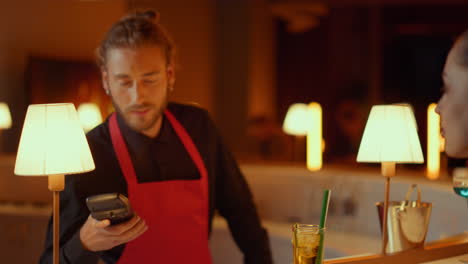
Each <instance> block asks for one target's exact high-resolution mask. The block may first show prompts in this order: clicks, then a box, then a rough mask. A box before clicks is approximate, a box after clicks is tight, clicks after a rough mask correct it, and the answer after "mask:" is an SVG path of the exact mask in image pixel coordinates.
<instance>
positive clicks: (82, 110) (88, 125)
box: [78, 103, 102, 132]
mask: <svg viewBox="0 0 468 264" xmlns="http://www.w3.org/2000/svg"><path fill="white" fill-rule="evenodd" d="M78 116H79V118H80V121H81V125H82V127H83V129H84V131H85V132H88V131H90V130H91V129H93V128H94V127H96V126H97V125H99V124H101V123H102V115H101V111H100V110H99V107H98V106H97V104H94V103H83V104H80V105H79V106H78Z"/></svg>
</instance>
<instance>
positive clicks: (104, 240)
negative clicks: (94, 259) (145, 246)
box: [80, 214, 148, 252]
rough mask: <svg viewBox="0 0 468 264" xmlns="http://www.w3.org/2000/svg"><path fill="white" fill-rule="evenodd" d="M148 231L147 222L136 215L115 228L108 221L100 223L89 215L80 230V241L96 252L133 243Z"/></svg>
mask: <svg viewBox="0 0 468 264" xmlns="http://www.w3.org/2000/svg"><path fill="white" fill-rule="evenodd" d="M147 229H148V226H147V225H146V223H145V221H144V220H143V219H141V218H140V217H139V216H137V215H136V214H135V216H133V217H132V218H131V219H130V220H128V221H126V222H124V223H120V224H117V225H113V226H110V221H109V220H108V219H106V220H102V221H98V220H96V219H94V218H93V217H92V216H91V215H89V217H88V219H87V220H86V222H85V223H84V225H83V226H82V227H81V229H80V240H81V244H82V245H83V247H84V248H85V249H87V250H89V251H94V252H96V251H102V250H108V249H111V248H113V247H116V246H118V245H121V244H124V243H127V242H129V241H132V240H134V239H135V238H137V237H139V236H140V235H141V234H143V233H144V232H145V231H146V230H147Z"/></svg>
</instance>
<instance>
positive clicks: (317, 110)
mask: <svg viewBox="0 0 468 264" xmlns="http://www.w3.org/2000/svg"><path fill="white" fill-rule="evenodd" d="M308 110H309V116H310V117H309V120H308V123H310V128H309V130H308V132H307V168H308V169H309V170H311V171H318V170H320V169H321V168H322V152H323V148H324V143H323V140H322V107H321V106H320V104H319V103H315V102H312V103H310V104H309V106H308Z"/></svg>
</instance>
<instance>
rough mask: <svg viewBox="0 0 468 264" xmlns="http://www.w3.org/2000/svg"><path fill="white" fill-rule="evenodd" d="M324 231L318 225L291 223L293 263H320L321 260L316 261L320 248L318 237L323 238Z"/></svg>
mask: <svg viewBox="0 0 468 264" xmlns="http://www.w3.org/2000/svg"><path fill="white" fill-rule="evenodd" d="M324 232H325V229H324V228H322V229H320V227H319V226H318V225H305V224H294V225H293V238H292V243H293V257H294V264H321V261H320V263H318V260H317V256H318V253H319V252H318V251H319V250H320V247H319V245H320V239H323V235H324ZM322 250H323V249H322ZM322 256H323V254H322Z"/></svg>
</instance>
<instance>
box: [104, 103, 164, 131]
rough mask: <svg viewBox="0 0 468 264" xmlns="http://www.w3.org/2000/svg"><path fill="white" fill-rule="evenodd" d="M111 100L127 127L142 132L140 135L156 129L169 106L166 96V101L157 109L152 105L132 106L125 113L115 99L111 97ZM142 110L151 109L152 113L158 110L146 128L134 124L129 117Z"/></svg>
mask: <svg viewBox="0 0 468 264" xmlns="http://www.w3.org/2000/svg"><path fill="white" fill-rule="evenodd" d="M111 100H112V105H113V106H114V108H115V110H116V111H117V113H119V114H120V116H122V118H123V119H124V121H125V123H126V124H127V126H129V127H130V128H131V129H133V130H134V131H137V132H140V133H142V132H143V131H146V130H148V129H150V128H152V127H154V126H155V125H156V123H157V122H158V121H159V120H160V119H161V118H162V116H163V113H164V110H165V109H166V107H167V104H168V98H167V95H166V98H164V101H163V102H162V103H161V105H160V106H159V107H157V106H155V105H152V104H142V105H132V106H130V107H128V108H127V109H126V110H125V111H123V110H122V109H120V107H119V106H118V105H117V104H116V103H115V101H114V98H113V97H112V96H111ZM140 108H144V109H150V110H151V111H153V110H154V109H155V108H156V112H155V113H154V114H153V115H152V116H151V117H150V121H149V122H147V124H146V125H144V126H142V125H138V124H136V123H134V122H132V119H131V118H130V117H129V116H128V114H129V112H130V111H133V110H136V109H140Z"/></svg>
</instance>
